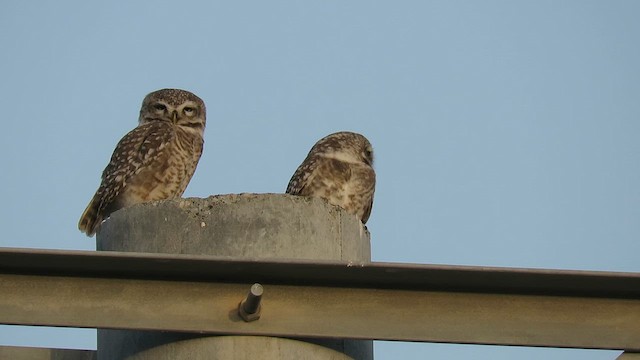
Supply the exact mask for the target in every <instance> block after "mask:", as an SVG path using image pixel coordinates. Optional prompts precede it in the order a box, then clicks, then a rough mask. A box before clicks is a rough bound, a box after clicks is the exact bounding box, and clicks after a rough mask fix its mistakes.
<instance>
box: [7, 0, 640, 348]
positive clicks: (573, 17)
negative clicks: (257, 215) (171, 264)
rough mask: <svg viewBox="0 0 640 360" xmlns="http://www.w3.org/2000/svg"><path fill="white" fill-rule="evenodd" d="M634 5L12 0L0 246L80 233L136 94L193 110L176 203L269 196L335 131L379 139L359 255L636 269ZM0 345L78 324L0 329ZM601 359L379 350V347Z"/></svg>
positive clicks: (637, 9) (638, 102)
mask: <svg viewBox="0 0 640 360" xmlns="http://www.w3.org/2000/svg"><path fill="white" fill-rule="evenodd" d="M639 17H640V2H638V1H632V0H629V1H621V0H620V1H604V0H602V1H586V0H574V1H551V0H538V1H533V0H532V1H507V0H504V1H473V0H470V1H402V2H399V1H387V2H382V1H377V2H374V1H337V0H331V1H315V2H312V1H304V2H303V1H235V2H231V1H226V2H219V1H215V2H212V1H180V2H177V1H129V2H125V1H117V2H115V1H107V2H105V1H102V2H91V1H55V2H47V1H33V2H27V1H18V0H8V1H4V2H3V4H2V10H1V11H0V49H1V57H0V59H1V60H0V64H1V66H0V77H1V79H2V81H1V82H0V99H1V100H0V102H1V103H0V104H1V105H2V108H3V109H5V110H4V112H3V113H4V114H5V115H6V116H7V117H6V118H5V119H4V121H3V131H2V132H0V150H2V151H1V154H2V155H1V156H0V169H2V171H1V172H0V181H1V184H2V186H1V187H0V198H2V199H3V203H4V206H3V207H2V209H1V210H0V227H1V228H2V236H1V237H0V246H9V247H32V248H54V249H85V250H90V249H94V245H95V243H94V239H89V238H87V237H85V236H84V235H82V234H81V233H80V232H79V231H78V230H77V228H76V224H77V221H78V218H79V216H80V214H81V212H82V210H84V207H85V206H86V204H87V202H88V201H89V199H90V197H91V196H92V195H93V192H94V191H95V189H96V188H97V186H98V183H99V177H100V173H101V171H102V169H103V168H104V166H105V165H106V163H107V161H108V159H109V157H110V155H111V152H112V150H113V148H114V146H115V144H116V143H117V141H118V140H119V139H120V138H121V137H122V135H124V134H125V133H126V132H127V131H129V130H130V129H132V128H133V127H134V126H135V125H136V121H137V115H138V110H139V106H140V103H141V101H142V98H143V97H144V95H145V94H147V93H148V92H150V91H153V90H156V89H160V88H165V87H178V88H183V89H188V90H191V91H193V92H195V93H196V94H198V95H199V96H200V97H202V98H203V99H204V100H205V101H206V103H207V110H208V126H207V129H206V134H205V141H206V143H205V150H204V155H203V157H202V159H201V161H200V165H199V166H198V169H197V171H196V174H195V176H194V178H193V181H192V182H191V184H190V186H189V188H188V189H187V192H186V194H185V195H186V196H198V197H206V196H208V195H210V194H225V193H239V192H257V193H263V192H283V191H284V189H285V187H286V185H287V182H288V180H289V178H290V176H291V174H292V173H293V171H294V170H295V168H296V167H297V166H298V164H299V163H300V162H301V161H302V159H303V158H304V156H305V155H306V153H307V151H308V150H309V148H310V147H311V145H312V144H313V143H314V142H315V141H316V140H317V139H319V138H321V137H323V136H324V135H326V134H329V133H331V132H334V131H338V130H352V131H357V132H361V133H363V134H365V135H366V136H367V137H368V138H369V139H370V140H371V142H372V143H373V145H374V148H375V152H376V156H377V158H376V161H377V162H376V170H377V173H378V186H377V190H376V199H375V204H374V209H373V214H372V216H371V218H370V220H369V223H368V226H369V229H370V230H371V232H372V251H373V259H374V260H376V261H393V262H413V263H428V264H462V265H483V266H485V265H486V266H512V267H533V268H555V269H589V270H612V271H634V272H638V271H640V260H639V256H638V254H640V240H639V239H640V221H639V220H640V206H639V203H640V188H639V186H638V185H639V184H640V141H639V138H640V65H639V64H640V21H638V18H639ZM0 344H14V345H29V346H52V347H54V346H55V347H72V348H94V347H95V332H94V331H91V330H75V329H71V330H69V329H47V328H21V327H6V326H4V327H0ZM425 354H429V358H430V359H466V358H470V357H473V358H474V359H512V358H518V359H539V358H542V357H544V358H546V359H593V360H596V359H598V360H599V359H602V360H605V359H607V360H608V359H614V358H615V357H616V356H617V354H618V353H617V352H611V351H585V350H559V349H530V348H513V347H510V348H504V347H487V346H484V347H482V346H480V347H479V346H460V345H436V344H410V343H377V344H376V359H378V360H380V359H383V360H384V359H398V358H403V359H422V358H425V357H426V355H425Z"/></svg>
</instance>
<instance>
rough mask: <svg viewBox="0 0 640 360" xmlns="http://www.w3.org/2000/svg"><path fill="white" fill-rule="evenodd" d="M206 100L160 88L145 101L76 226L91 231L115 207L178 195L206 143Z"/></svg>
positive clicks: (175, 90) (87, 231)
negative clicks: (204, 136) (138, 116)
mask: <svg viewBox="0 0 640 360" xmlns="http://www.w3.org/2000/svg"><path fill="white" fill-rule="evenodd" d="M205 123H206V110H205V106H204V102H203V101H202V99H200V98H199V97H197V96H196V95H194V94H192V93H190V92H188V91H185V90H178V89H162V90H158V91H154V92H152V93H150V94H149V95H147V96H146V97H145V98H144V100H143V101H142V108H141V109H140V118H139V120H138V126H137V127H136V128H135V129H133V130H131V131H130V132H129V133H128V134H126V135H125V136H124V137H123V138H122V139H121V140H120V142H119V143H118V145H116V149H115V150H114V151H113V155H111V161H109V164H108V165H107V167H106V168H105V169H104V171H103V172H102V182H101V183H100V187H99V188H98V190H97V191H96V194H95V195H94V196H93V199H91V201H90V202H89V205H88V206H87V208H86V210H85V211H84V213H83V214H82V216H81V217H80V222H79V223H78V228H79V229H80V231H82V232H84V233H86V234H87V236H92V235H93V234H95V233H96V231H97V229H98V228H99V227H100V224H101V223H102V220H103V219H105V218H107V217H108V216H109V215H110V214H111V213H112V212H114V211H116V210H118V209H121V208H124V207H127V206H131V205H134V204H138V203H142V202H147V201H153V200H164V199H171V198H176V197H180V196H181V195H182V193H184V190H185V189H186V188H187V184H189V180H191V176H193V173H194V171H195V170H196V166H197V165H198V160H199V159H200V155H202V147H203V145H204V140H203V134H204V128H205Z"/></svg>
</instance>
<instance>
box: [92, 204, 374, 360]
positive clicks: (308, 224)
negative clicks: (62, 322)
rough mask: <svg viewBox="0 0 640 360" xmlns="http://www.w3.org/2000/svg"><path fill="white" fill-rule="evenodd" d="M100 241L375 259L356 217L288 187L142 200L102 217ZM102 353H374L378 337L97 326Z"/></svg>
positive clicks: (262, 255)
mask: <svg viewBox="0 0 640 360" xmlns="http://www.w3.org/2000/svg"><path fill="white" fill-rule="evenodd" d="M96 247H97V250H99V251H132V252H156V253H172V254H202V255H215V256H230V257H235V258H244V259H297V260H299V259H307V260H334V261H336V260H337V261H345V262H349V261H354V262H359V263H361V262H368V261H370V260H371V251H370V241H369V233H368V231H367V230H366V228H365V227H364V226H363V225H362V224H361V222H360V221H359V220H358V219H357V218H356V217H355V216H353V215H350V214H347V213H345V212H344V211H342V210H341V209H340V208H338V207H335V206H332V205H329V204H327V203H326V202H325V201H323V200H320V199H312V198H304V197H297V196H291V195H283V194H239V195H218V196H211V197H209V198H206V199H199V198H188V199H180V200H171V201H161V202H153V203H148V204H140V205H136V206H133V207H130V208H126V209H122V210H119V211H117V212H115V213H113V214H112V215H111V217H110V218H109V219H107V221H105V222H104V223H103V224H102V228H101V230H100V231H99V233H98V235H97V244H96ZM339 300H340V299H336V301H339ZM258 321H259V320H258ZM319 345H321V346H319ZM269 349H271V350H269ZM98 357H99V359H100V360H103V359H132V360H134V359H135V360H146V359H201V358H202V359H204V358H207V359H245V358H246V359H249V358H255V357H257V358H261V359H290V358H291V359H296V358H297V359H342V358H353V359H363V360H370V359H372V358H373V343H372V342H371V341H353V340H340V339H299V341H298V340H293V339H282V338H269V337H246V336H245V337H243V336H202V335H196V334H176V333H159V332H144V331H136V332H133V331H121V330H98Z"/></svg>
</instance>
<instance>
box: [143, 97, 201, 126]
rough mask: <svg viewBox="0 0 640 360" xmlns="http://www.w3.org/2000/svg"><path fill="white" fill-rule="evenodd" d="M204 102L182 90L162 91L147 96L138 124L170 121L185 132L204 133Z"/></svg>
mask: <svg viewBox="0 0 640 360" xmlns="http://www.w3.org/2000/svg"><path fill="white" fill-rule="evenodd" d="M206 112H207V111H206V108H205V106H204V101H202V99H200V98H199V97H197V96H196V95H194V94H193V93H191V92H189V91H186V90H180V89H162V90H158V91H154V92H152V93H150V94H149V95H147V96H146V97H145V98H144V100H143V101H142V107H141V108H140V118H139V120H138V124H139V125H142V124H144V123H147V122H150V121H168V122H171V123H173V124H175V125H178V126H181V127H183V128H184V129H185V130H189V129H192V130H195V131H196V132H200V133H201V132H203V131H204V127H205V125H206V117H207V114H206Z"/></svg>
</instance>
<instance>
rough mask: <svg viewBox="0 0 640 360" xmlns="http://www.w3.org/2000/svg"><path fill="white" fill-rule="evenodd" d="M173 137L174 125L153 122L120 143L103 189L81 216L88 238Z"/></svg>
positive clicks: (140, 127) (137, 128) (99, 190)
mask: <svg viewBox="0 0 640 360" xmlns="http://www.w3.org/2000/svg"><path fill="white" fill-rule="evenodd" d="M173 136H174V132H173V131H172V129H171V125H169V124H164V123H161V122H151V123H147V124H143V125H141V126H138V127H136V128H135V129H133V130H131V131H130V132H129V133H127V134H126V135H125V136H124V137H123V138H122V139H121V140H120V142H118V145H116V149H115V150H114V151H113V154H112V155H111V161H109V164H107V167H106V168H105V169H104V171H103V172H102V182H101V183H100V187H98V190H97V191H96V193H95V195H94V196H93V198H92V199H91V202H89V205H87V208H86V209H85V210H84V212H83V213H82V216H80V221H79V222H78V228H79V229H80V231H82V232H84V233H86V234H87V235H88V236H92V235H93V234H95V232H96V230H97V228H98V227H99V226H100V223H102V220H103V219H104V218H105V217H107V216H109V214H110V213H111V212H112V211H115V210H117V206H114V204H113V202H114V201H115V199H116V198H117V196H118V195H119V194H120V193H121V192H122V189H124V188H125V187H126V186H127V181H128V180H129V179H130V178H131V176H133V175H135V174H136V173H138V172H139V171H140V170H141V169H143V168H144V167H145V166H147V165H149V163H150V162H151V161H153V159H155V158H157V157H158V156H161V155H162V150H163V148H164V147H165V144H167V143H168V142H169V141H171V138H172V137H173Z"/></svg>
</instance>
